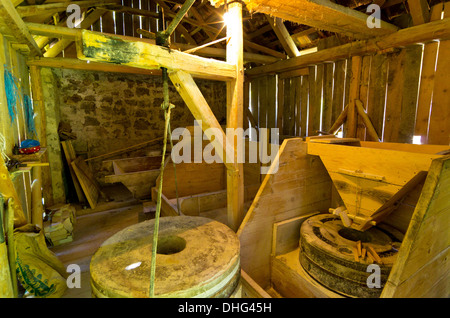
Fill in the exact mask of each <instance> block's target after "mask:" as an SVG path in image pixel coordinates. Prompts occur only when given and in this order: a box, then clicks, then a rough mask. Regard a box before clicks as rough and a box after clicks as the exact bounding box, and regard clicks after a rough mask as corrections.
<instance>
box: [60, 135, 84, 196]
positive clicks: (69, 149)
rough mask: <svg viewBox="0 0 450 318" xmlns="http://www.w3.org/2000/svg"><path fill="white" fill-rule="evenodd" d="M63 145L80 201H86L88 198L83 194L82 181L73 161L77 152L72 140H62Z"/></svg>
mask: <svg viewBox="0 0 450 318" xmlns="http://www.w3.org/2000/svg"><path fill="white" fill-rule="evenodd" d="M61 146H62V148H63V151H64V156H65V158H66V161H67V165H68V166H69V171H70V176H71V177H72V182H73V185H74V187H75V192H76V193H77V197H78V201H79V202H80V203H85V202H86V198H85V196H84V194H83V189H82V188H81V185H80V182H79V181H78V178H77V176H76V174H75V171H74V169H73V167H72V161H74V160H75V159H76V157H77V156H76V153H75V150H74V149H73V146H72V142H71V141H70V140H68V141H61Z"/></svg>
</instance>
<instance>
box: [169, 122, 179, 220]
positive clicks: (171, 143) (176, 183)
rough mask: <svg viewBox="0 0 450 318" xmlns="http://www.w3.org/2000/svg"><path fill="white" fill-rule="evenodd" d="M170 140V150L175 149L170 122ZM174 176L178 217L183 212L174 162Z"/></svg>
mask: <svg viewBox="0 0 450 318" xmlns="http://www.w3.org/2000/svg"><path fill="white" fill-rule="evenodd" d="M169 140H170V148H171V149H173V141H172V129H170V122H169ZM172 163H173V174H174V177H175V195H176V197H177V212H178V215H181V210H180V199H179V197H178V182H177V167H176V164H175V162H173V161H172Z"/></svg>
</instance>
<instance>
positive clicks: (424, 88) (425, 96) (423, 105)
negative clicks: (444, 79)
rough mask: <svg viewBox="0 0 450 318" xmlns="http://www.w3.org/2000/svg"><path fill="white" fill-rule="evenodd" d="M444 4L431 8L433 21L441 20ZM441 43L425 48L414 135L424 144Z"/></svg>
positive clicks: (430, 44) (426, 136) (426, 140)
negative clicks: (419, 137)
mask: <svg viewBox="0 0 450 318" xmlns="http://www.w3.org/2000/svg"><path fill="white" fill-rule="evenodd" d="M443 8H444V5H443V3H442V2H441V3H438V4H436V5H434V6H433V7H432V8H431V18H430V20H431V21H437V20H440V19H441V14H442V10H443ZM438 47H439V42H431V43H427V44H425V45H424V47H423V59H422V73H421V75H420V88H419V97H418V101H417V112H416V125H415V128H414V129H415V130H414V134H415V135H417V136H421V142H422V143H423V144H426V143H428V124H429V116H430V107H431V98H432V95H433V87H434V73H435V69H436V59H437V52H438Z"/></svg>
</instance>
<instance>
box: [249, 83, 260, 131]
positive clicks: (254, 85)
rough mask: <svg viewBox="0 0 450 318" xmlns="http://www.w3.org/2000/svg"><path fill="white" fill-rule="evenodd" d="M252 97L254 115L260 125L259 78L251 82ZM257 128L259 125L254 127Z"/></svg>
mask: <svg viewBox="0 0 450 318" xmlns="http://www.w3.org/2000/svg"><path fill="white" fill-rule="evenodd" d="M250 90H251V97H250V102H251V105H252V111H251V112H252V115H253V119H254V120H255V123H256V125H257V126H258V127H259V78H255V79H253V80H252V82H251V87H250ZM254 128H257V127H254Z"/></svg>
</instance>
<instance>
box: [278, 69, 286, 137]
mask: <svg viewBox="0 0 450 318" xmlns="http://www.w3.org/2000/svg"><path fill="white" fill-rule="evenodd" d="M284 82H285V79H282V78H280V77H278V87H277V92H278V100H277V103H278V109H277V128H278V129H279V132H280V134H282V133H283V112H284V101H285V97H284Z"/></svg>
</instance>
